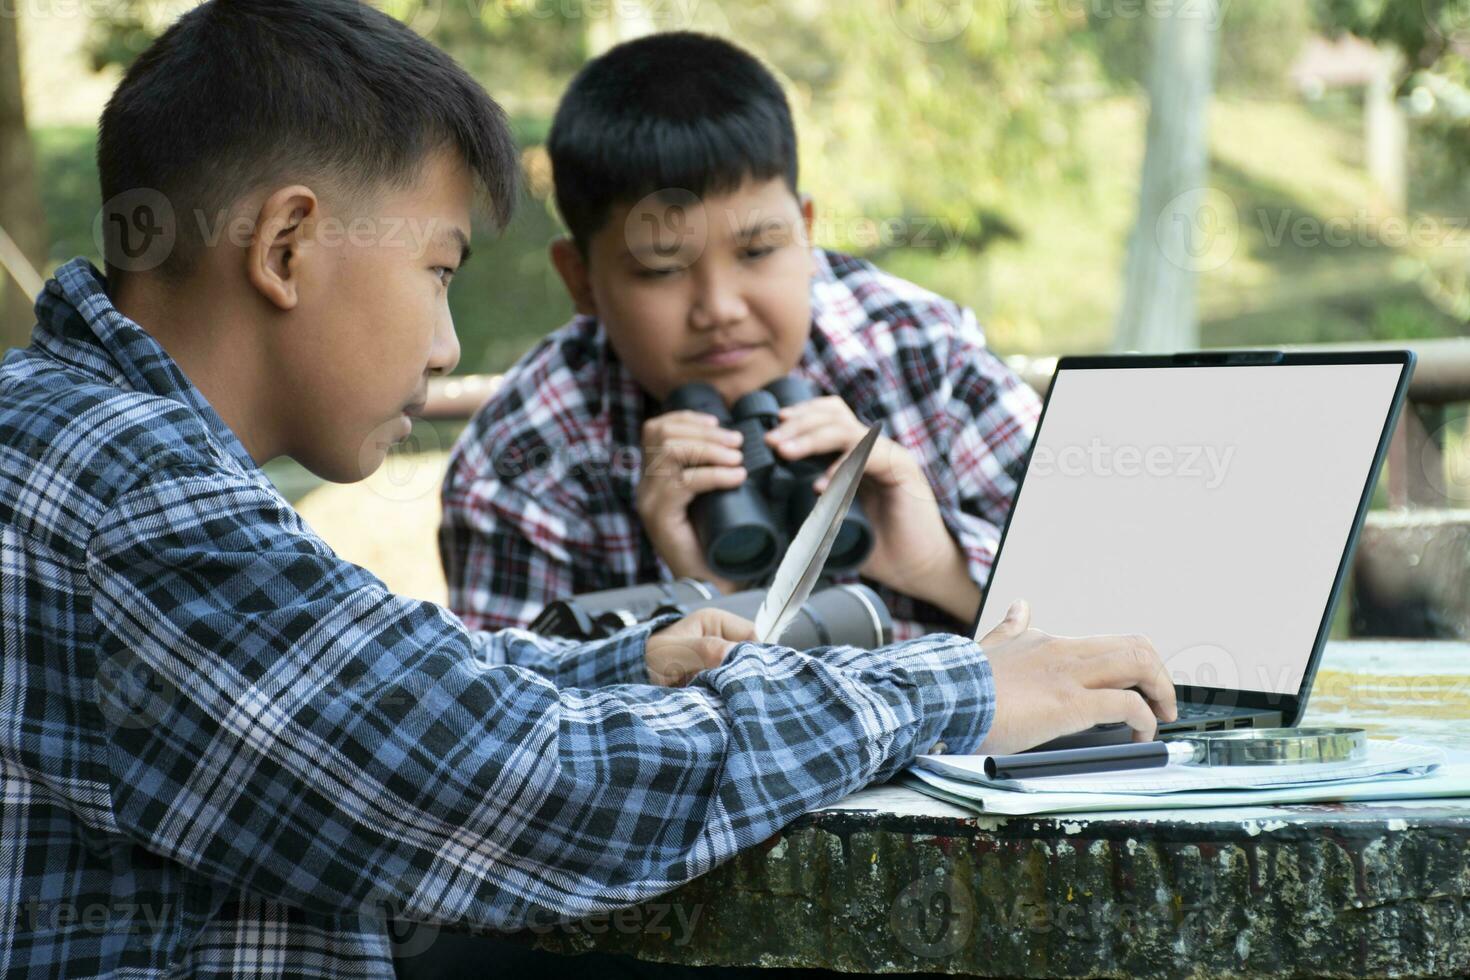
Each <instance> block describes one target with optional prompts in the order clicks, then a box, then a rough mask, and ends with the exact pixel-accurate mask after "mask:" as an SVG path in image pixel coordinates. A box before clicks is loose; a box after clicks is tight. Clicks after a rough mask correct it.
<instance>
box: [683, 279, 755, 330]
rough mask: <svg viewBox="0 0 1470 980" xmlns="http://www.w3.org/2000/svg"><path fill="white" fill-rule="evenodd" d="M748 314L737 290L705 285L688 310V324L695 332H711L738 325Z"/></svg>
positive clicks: (720, 284) (711, 284) (722, 286)
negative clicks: (718, 328)
mask: <svg viewBox="0 0 1470 980" xmlns="http://www.w3.org/2000/svg"><path fill="white" fill-rule="evenodd" d="M748 312H749V311H748V310H747V308H746V305H745V300H744V298H743V297H742V296H741V295H740V292H739V291H738V290H736V289H732V288H730V287H729V286H727V285H725V284H723V283H714V282H711V283H705V284H703V288H701V289H700V291H699V294H698V295H697V296H695V298H694V305H693V307H691V308H690V310H689V323H690V325H691V326H692V327H694V328H695V329H696V330H711V329H714V328H717V327H723V326H726V325H727V324H731V323H739V322H740V321H741V320H744V319H745V317H746V316H747V314H748Z"/></svg>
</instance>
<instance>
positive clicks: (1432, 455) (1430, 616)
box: [424, 338, 1470, 639]
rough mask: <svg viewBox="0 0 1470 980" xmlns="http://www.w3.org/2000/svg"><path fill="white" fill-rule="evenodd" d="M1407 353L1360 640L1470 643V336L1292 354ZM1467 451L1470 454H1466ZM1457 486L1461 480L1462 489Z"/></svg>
mask: <svg viewBox="0 0 1470 980" xmlns="http://www.w3.org/2000/svg"><path fill="white" fill-rule="evenodd" d="M1375 347H1376V348H1391V349H1397V348H1402V347H1409V348H1411V349H1412V350H1414V351H1415V353H1416V354H1417V355H1418V364H1417V365H1416V367H1415V370H1414V376H1413V378H1412V380H1411V381H1410V383H1409V393H1408V404H1407V405H1406V406H1405V407H1404V412H1403V414H1402V416H1401V417H1400V421H1399V426H1398V429H1397V430H1396V431H1395V433H1394V436H1393V442H1392V444H1391V445H1390V448H1389V457H1388V479H1387V490H1388V502H1389V505H1390V508H1391V509H1390V510H1387V511H1374V512H1372V513H1370V514H1369V515H1368V523H1367V526H1366V527H1365V528H1364V532H1363V539H1362V543H1361V545H1360V547H1359V548H1358V551H1357V555H1356V560H1355V562H1354V577H1353V586H1352V590H1351V592H1350V594H1349V597H1348V600H1347V601H1348V605H1349V610H1350V623H1351V625H1350V629H1351V631H1352V633H1353V634H1355V635H1359V636H1364V635H1366V636H1397V637H1458V638H1461V639H1465V638H1470V511H1466V510H1453V509H1451V507H1453V506H1459V507H1462V508H1463V507H1465V506H1466V504H1465V496H1466V492H1465V491H1466V487H1465V486H1461V485H1458V483H1465V482H1470V460H1466V459H1456V460H1455V461H1454V463H1455V464H1456V465H1455V466H1453V467H1451V468H1450V472H1448V473H1447V472H1446V467H1445V465H1444V464H1445V459H1444V449H1445V436H1446V433H1447V428H1446V420H1447V411H1446V410H1447V408H1448V406H1450V405H1454V404H1457V403H1462V402H1470V338H1463V339H1455V340H1428V341H1417V342H1413V343H1408V344H1311V345H1299V346H1292V347H1287V348H1286V349H1287V350H1300V351H1325V350H1362V349H1364V348H1375ZM1006 361H1007V363H1008V364H1009V365H1010V367H1011V369H1012V370H1014V371H1015V372H1016V373H1017V374H1019V375H1020V376H1021V377H1022V378H1023V379H1024V380H1025V381H1026V382H1027V383H1028V384H1030V385H1031V386H1032V387H1033V388H1035V389H1036V390H1037V391H1038V392H1041V393H1043V394H1044V393H1045V392H1046V389H1047V388H1048V386H1050V384H1051V379H1052V376H1053V375H1054V374H1055V372H1056V365H1057V359H1056V358H1055V357H1021V356H1016V357H1008V358H1006ZM500 381H501V379H500V377H499V376H498V375H473V376H465V377H456V378H445V379H441V380H438V381H436V382H435V383H434V384H432V385H431V386H430V389H429V402H428V405H427V406H426V408H425V410H424V415H425V416H426V417H428V418H434V419H445V420H452V419H468V418H469V417H470V416H471V415H473V414H474V413H475V410H476V409H478V408H479V407H480V406H481V405H483V404H484V403H485V400H486V399H488V398H489V397H490V396H491V395H492V394H494V392H495V390H496V389H497V388H498V387H499V385H500ZM1460 451H1461V452H1465V451H1466V450H1465V448H1461V450H1460ZM1457 481H1458V483H1457Z"/></svg>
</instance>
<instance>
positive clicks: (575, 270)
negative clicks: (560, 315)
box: [551, 235, 597, 316]
mask: <svg viewBox="0 0 1470 980" xmlns="http://www.w3.org/2000/svg"><path fill="white" fill-rule="evenodd" d="M551 264H552V265H554V266H556V274H557V275H559V276H561V281H562V283H563V284H564V285H565V286H566V287H567V295H568V296H570V297H571V298H572V305H573V306H575V307H576V308H577V312H578V313H580V314H582V315H583V316H596V315H597V304H596V303H595V302H594V301H593V299H592V279H591V277H590V276H589V275H588V273H587V260H586V259H584V258H583V257H582V250H581V249H579V248H577V243H576V242H574V241H572V240H571V238H569V237H567V236H566V235H561V236H559V237H557V238H556V239H555V240H553V241H552V243H551Z"/></svg>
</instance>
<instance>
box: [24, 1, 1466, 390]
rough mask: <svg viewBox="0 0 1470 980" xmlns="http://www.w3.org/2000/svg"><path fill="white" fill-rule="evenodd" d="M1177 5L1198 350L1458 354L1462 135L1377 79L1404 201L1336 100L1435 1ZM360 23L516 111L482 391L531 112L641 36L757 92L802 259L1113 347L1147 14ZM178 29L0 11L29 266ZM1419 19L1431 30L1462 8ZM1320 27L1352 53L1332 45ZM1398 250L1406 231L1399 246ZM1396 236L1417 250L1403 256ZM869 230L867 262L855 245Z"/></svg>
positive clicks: (1009, 327)
mask: <svg viewBox="0 0 1470 980" xmlns="http://www.w3.org/2000/svg"><path fill="white" fill-rule="evenodd" d="M1177 4H1178V6H1179V8H1180V10H1199V11H1206V12H1213V15H1214V16H1217V17H1218V19H1219V20H1218V23H1219V32H1218V33H1219V39H1218V51H1219V55H1218V58H1219V61H1218V68H1217V70H1216V72H1215V79H1214V88H1215V94H1214V99H1213V101H1212V102H1211V104H1210V105H1209V108H1208V111H1209V122H1208V127H1209V137H1208V150H1209V157H1208V186H1209V187H1210V188H1212V193H1215V192H1218V194H1220V195H1223V198H1220V199H1221V200H1225V201H1228V202H1229V203H1230V204H1231V205H1233V208H1234V211H1235V217H1234V220H1235V222H1236V228H1235V230H1234V231H1233V232H1232V234H1234V235H1235V236H1236V239H1235V241H1234V244H1233V247H1232V248H1231V251H1230V254H1229V256H1228V260H1227V261H1224V262H1223V263H1220V264H1219V265H1218V266H1217V267H1208V268H1202V269H1200V272H1199V280H1198V283H1199V317H1200V341H1201V343H1202V344H1204V345H1207V346H1218V345H1227V344H1239V343H1275V342H1309V341H1326V340H1361V339H1367V338H1378V339H1410V338H1422V337H1439V336H1452V335H1457V334H1461V333H1464V332H1465V329H1466V328H1465V324H1466V315H1467V302H1466V298H1465V295H1466V293H1465V286H1464V276H1465V271H1466V261H1465V259H1466V255H1467V253H1470V228H1466V227H1465V219H1466V215H1467V213H1470V212H1467V211H1466V208H1465V205H1466V202H1467V196H1470V194H1467V188H1466V181H1465V174H1466V169H1465V157H1464V155H1463V153H1464V150H1465V149H1466V142H1465V137H1464V130H1465V126H1464V120H1462V119H1459V118H1457V117H1456V115H1455V112H1454V110H1455V109H1456V108H1457V107H1455V106H1453V105H1450V104H1449V103H1450V100H1449V99H1448V98H1436V97H1435V96H1434V95H1433V94H1432V93H1431V92H1430V89H1429V88H1428V87H1426V84H1425V81H1424V79H1423V78H1422V77H1420V74H1421V68H1422V66H1421V65H1419V64H1418V63H1417V62H1415V63H1414V65H1413V67H1412V68H1410V67H1408V66H1407V62H1406V61H1400V62H1399V63H1398V64H1397V66H1396V67H1386V68H1385V70H1386V71H1387V72H1389V74H1390V75H1391V79H1392V83H1393V85H1394V86H1395V92H1394V96H1395V103H1396V105H1398V106H1399V107H1400V110H1401V111H1402V112H1403V115H1404V118H1405V119H1406V120H1407V138H1406V141H1405V146H1404V151H1403V159H1404V167H1405V171H1406V173H1405V178H1404V181H1403V182H1404V184H1405V185H1406V188H1407V194H1405V193H1404V191H1403V190H1397V189H1394V188H1384V187H1382V186H1379V184H1378V183H1377V182H1375V179H1374V176H1373V174H1372V173H1371V172H1370V167H1369V165H1368V161H1367V159H1366V156H1367V154H1368V150H1367V135H1366V134H1365V126H1364V117H1365V111H1364V104H1365V86H1364V85H1363V84H1362V83H1361V81H1360V80H1354V79H1353V78H1352V75H1353V72H1354V70H1358V71H1359V72H1360V73H1361V71H1362V63H1363V62H1364V60H1365V52H1366V55H1370V56H1371V55H1372V54H1373V53H1374V50H1375V46H1376V49H1377V51H1379V52H1383V53H1384V56H1385V59H1386V65H1392V64H1393V63H1392V62H1391V61H1387V59H1389V58H1390V57H1392V56H1393V52H1394V51H1395V50H1397V48H1396V45H1398V44H1400V43H1402V44H1404V45H1406V46H1411V45H1415V44H1417V45H1420V46H1423V47H1424V49H1425V50H1421V51H1417V52H1414V53H1412V55H1411V56H1412V57H1413V58H1415V59H1417V61H1418V62H1422V61H1424V60H1425V59H1427V58H1431V57H1432V56H1433V52H1432V50H1430V49H1432V48H1433V47H1434V45H1435V41H1436V38H1440V40H1441V41H1443V39H1442V38H1441V36H1440V35H1439V34H1436V33H1435V31H1434V30H1433V29H1432V25H1431V23H1430V22H1429V21H1428V20H1424V17H1425V14H1424V9H1430V10H1433V9H1434V8H1435V0H1426V3H1425V4H1424V6H1423V9H1421V4H1420V2H1419V0H1414V2H1411V3H1400V4H1397V5H1394V4H1390V3H1386V2H1385V3H1382V4H1375V3H1374V2H1373V0H1353V2H1351V3H1332V2H1328V3H1316V4H1313V3H1310V2H1308V0H1218V2H1215V3H1213V5H1212V3H1211V2H1210V0H1200V2H1195V0H1190V2H1188V3H1185V0H1177ZM383 5H384V6H385V7H386V8H387V9H388V10H389V11H390V12H393V13H395V14H397V15H399V16H402V17H404V18H405V19H406V20H408V22H409V23H411V24H413V25H414V26H415V27H417V28H419V29H422V30H424V31H425V32H426V33H427V34H428V35H429V36H430V37H432V38H434V39H435V40H436V41H437V42H439V43H440V44H442V45H443V46H444V47H446V48H447V49H448V50H449V51H450V52H451V53H452V54H454V55H455V56H456V57H457V58H458V59H460V60H461V62H462V63H464V64H465V65H466V66H468V67H469V68H470V69H471V70H472V71H474V72H475V73H476V75H477V76H478V77H480V78H481V79H482V81H483V82H484V83H485V84H486V86H487V88H488V89H489V90H490V91H491V93H492V94H494V95H495V96H496V97H497V98H499V99H500V100H501V101H502V102H503V103H504V104H505V105H506V107H507V108H508V109H509V110H510V112H511V113H512V115H513V117H514V120H515V126H516V132H517V135H518V137H519V139H520V141H521V144H522V146H523V147H524V160H525V163H526V165H527V169H528V172H529V175H530V180H529V181H528V193H527V196H526V198H525V200H524V201H523V202H522V205H521V207H520V208H519V211H518V215H517V218H516V219H515V221H514V223H513V224H512V225H511V227H510V228H509V229H508V230H507V232H506V233H505V235H504V236H503V237H501V238H499V239H498V240H493V241H492V240H491V236H490V235H489V234H488V232H486V231H485V230H484V229H482V230H481V231H480V233H479V234H477V236H476V238H477V242H476V251H477V253H478V254H477V259H476V261H475V262H474V263H471V264H470V265H469V266H468V267H467V268H466V270H465V273H464V275H463V276H461V277H460V278H459V279H458V280H457V282H456V286H455V288H454V290H453V291H452V292H453V297H452V302H453V308H454V312H455V316H456V324H457V327H458V330H459V333H460V338H461V342H462V345H463V350H464V354H463V360H462V363H461V367H460V370H461V371H463V372H486V371H498V370H501V369H504V368H505V367H507V366H509V365H510V364H511V363H512V362H513V361H514V360H515V358H516V357H517V356H518V355H519V354H521V353H522V352H523V351H525V350H526V348H527V347H528V346H529V345H530V344H531V343H532V342H533V341H534V340H535V339H537V338H538V337H540V336H541V335H543V334H544V333H545V332H546V331H547V330H549V329H551V328H553V327H555V326H556V325H558V324H560V323H561V322H563V321H564V320H565V319H566V317H567V315H568V314H569V312H570V307H569V304H568V303H567V301H566V298H565V296H564V295H563V294H562V291H561V288H560V284H559V283H558V282H557V281H556V279H555V277H554V275H553V273H552V271H551V268H550V266H549V263H548V262H547V260H546V246H547V243H548V242H549V241H550V239H551V238H552V237H553V236H554V235H556V234H557V232H558V223H557V221H556V218H555V213H554V210H553V206H552V203H551V201H550V199H549V186H548V180H547V173H546V162H545V157H544V153H543V151H542V149H541V142H542V140H543V139H544V136H545V132H546V128H547V125H548V120H549V117H550V114H551V112H552V110H553V109H554V106H555V102H556V97H557V95H558V93H559V92H560V91H561V89H562V88H563V87H564V86H565V84H566V82H567V81H568V80H569V79H570V77H571V75H572V73H574V72H575V70H576V68H577V67H578V66H579V65H580V64H581V63H582V61H583V60H585V58H586V57H588V56H589V55H590V54H592V53H595V52H596V51H597V50H599V49H601V48H604V47H606V46H607V45H609V44H611V43H614V42H615V41H616V40H617V39H619V38H620V37H622V36H625V35H627V34H630V33H637V32H640V31H642V30H646V29H665V28H692V29H697V30H708V31H714V32H718V33H721V34H724V35H727V36H730V37H731V38H733V39H735V40H736V41H738V42H740V43H742V44H745V45H746V46H748V47H749V48H751V49H752V50H754V51H756V52H757V53H759V54H760V55H761V56H762V57H763V58H765V59H766V60H767V61H768V62H769V63H770V64H771V66H772V67H773V68H774V69H775V70H776V71H777V72H778V73H779V75H780V76H781V78H782V80H783V81H784V82H785V83H786V86H787V89H788V92H789V94H790V97H791V100H792V104H793V107H794V109H795V111H796V114H797V119H798V128H799V133H800V140H801V164H802V185H803V188H804V189H805V190H806V191H808V192H809V193H811V194H812V195H813V196H814V198H815V200H816V203H817V207H818V211H819V216H818V240H819V243H820V244H823V245H827V246H830V247H834V248H839V249H845V250H849V251H853V252H858V253H861V254H867V255H871V256H872V257H873V258H874V259H876V260H877V261H879V262H881V263H882V264H883V265H884V266H885V267H887V268H888V269H890V270H891V271H893V272H896V273H898V274H900V275H903V276H905V277H908V278H910V279H912V280H914V281H916V282H918V283H920V284H922V285H925V286H929V287H931V288H933V289H936V290H938V291H939V292H941V293H944V294H946V295H948V296H951V297H953V298H954V299H956V300H959V301H961V302H963V303H966V304H968V305H970V306H972V307H973V308H974V309H975V310H976V312H977V313H978V314H979V316H980V318H981V320H982V322H983V323H984V324H985V326H986V328H987V333H988V335H989V338H990V341H991V343H992V345H993V346H995V347H996V348H997V349H999V350H1001V351H1003V352H1005V353H1054V352H1063V351H1066V352H1075V351H1089V350H1099V349H1104V348H1106V347H1108V346H1109V344H1110V342H1111V341H1112V339H1113V332H1114V321H1115V317H1116V315H1117V311H1118V307H1119V303H1120V299H1121V292H1122V282H1123V279H1122V275H1121V272H1122V269H1123V267H1124V263H1125V258H1126V250H1127V238H1128V233H1129V231H1130V229H1131V227H1132V224H1133V222H1134V220H1135V217H1136V212H1137V208H1138V200H1137V192H1138V182H1139V174H1140V166H1141V162H1142V157H1143V148H1144V130H1145V125H1146V123H1147V118H1148V107H1149V102H1148V93H1147V89H1146V83H1147V73H1148V66H1149V62H1150V57H1151V55H1150V44H1151V39H1152V28H1153V21H1154V20H1156V19H1157V18H1156V17H1153V16H1151V15H1150V11H1158V10H1161V9H1164V8H1165V7H1167V6H1168V5H1169V4H1168V3H1167V2H1163V3H1161V2H1160V0H1005V2H975V3H972V4H966V3H951V4H948V5H946V4H945V3H943V2H941V0H931V2H930V3H928V4H927V5H907V4H904V3H902V2H898V0H842V2H839V0H807V2H802V3H772V2H762V0H755V2H742V3H729V2H722V3H717V2H714V0H649V2H646V3H634V2H629V0H607V2H600V3H581V2H578V0H497V2H490V0H458V2H437V0H436V2H433V3H430V2H427V0H384V4H383ZM187 6H189V5H188V4H179V3H165V2H147V0H134V2H126V0H118V2H109V3H107V4H98V5H96V7H95V8H92V9H93V12H94V13H97V12H106V14H107V16H105V17H104V16H95V17H92V18H85V17H78V16H75V15H74V16H70V17H67V16H62V15H61V14H60V13H57V12H56V11H61V10H63V9H66V10H72V11H75V10H78V9H80V10H84V11H85V10H87V9H89V8H88V5H85V4H82V5H76V4H71V5H64V4H61V3H60V2H59V0H57V2H56V3H55V4H54V5H51V4H48V3H47V2H46V0H30V5H29V6H27V5H26V4H24V3H22V4H20V5H19V7H18V9H20V10H21V11H22V16H21V18H20V22H19V27H20V31H21V38H22V43H23V50H24V53H25V56H24V58H23V59H22V64H23V67H24V68H25V72H24V77H25V78H26V79H27V89H28V92H27V95H28V98H27V109H28V111H29V113H30V116H31V126H32V130H33V135H34V143H35V150H36V171H37V174H38V180H37V183H38V188H37V189H38V193H39V196H40V199H41V201H42V205H43V210H44V214H45V219H46V222H47V226H48V240H47V249H46V253H45V257H44V264H45V265H47V266H52V265H55V264H57V263H60V262H62V261H65V260H66V259H68V258H70V257H72V256H74V255H78V254H86V255H92V256H93V257H94V258H95V257H96V253H97V251H98V249H97V246H96V245H95V244H94V241H93V235H92V223H93V220H94V218H95V215H96V213H97V208H98V204H99V201H98V196H97V190H96V180H95V173H94V169H93V163H92V153H93V136H94V132H95V131H94V128H93V119H94V118H95V115H96V113H97V112H98V111H100V108H101V103H100V98H102V97H105V94H106V92H107V91H108V89H109V88H110V84H111V81H112V80H113V79H115V77H116V73H117V71H118V69H119V66H121V65H125V64H126V63H127V62H128V61H129V60H130V59H131V58H132V57H133V56H134V55H136V53H137V52H138V50H139V49H140V48H141V47H142V46H143V45H145V44H146V43H147V41H148V39H149V38H150V37H151V36H153V35H154V34H155V33H156V32H157V31H158V30H159V29H160V28H161V27H162V26H163V25H164V24H166V23H167V22H168V21H169V20H170V19H171V18H172V17H173V16H174V15H176V14H177V12H179V11H180V10H182V9H185V8H186V7H187ZM911 6H912V9H910V7H911ZM1444 6H1445V8H1446V10H1445V12H1444V17H1445V19H1446V23H1447V24H1448V25H1449V28H1454V27H1456V25H1458V24H1459V21H1458V20H1455V19H1454V17H1455V16H1458V13H1457V11H1458V8H1457V5H1455V4H1446V5H1444ZM1376 8H1381V9H1378V10H1377V15H1376V18H1375V16H1372V14H1373V11H1374V10H1375V9H1376ZM1398 8H1403V9H1408V8H1412V10H1411V13H1412V14H1413V15H1414V16H1413V17H1409V18H1408V19H1409V21H1410V24H1409V26H1408V27H1405V26H1403V25H1400V24H1398V22H1397V20H1395V19H1394V18H1395V17H1397V16H1398V14H1396V13H1395V10H1396V9H1398ZM48 9H52V12H51V13H48V12H47V11H48ZM630 11H631V12H632V14H630V13H629V12H630ZM27 12H29V14H30V15H29V16H27ZM1415 17H1417V18H1419V19H1420V20H1422V21H1423V23H1422V24H1419V25H1417V27H1418V28H1419V33H1418V34H1417V35H1416V34H1415V33H1414V30H1411V29H1410V28H1413V27H1415V26H1416V25H1415V23H1414V18H1415ZM1385 19H1386V20H1385ZM78 20H83V21H85V23H81V24H79V23H78ZM1345 28H1357V29H1360V30H1363V31H1365V33H1369V34H1376V35H1377V36H1376V37H1372V38H1370V40H1369V41H1364V42H1362V43H1361V44H1360V45H1358V46H1355V47H1350V48H1344V47H1343V46H1342V45H1341V43H1340V42H1341V39H1342V31H1343V30H1344V29H1345ZM1449 28H1442V29H1443V30H1448V29H1449ZM951 35H952V36H951ZM1323 39H1327V40H1323ZM1329 41H1331V42H1336V46H1335V47H1331V46H1329V50H1331V51H1335V52H1337V58H1336V61H1335V62H1334V61H1333V59H1332V58H1326V59H1321V58H1319V59H1318V61H1320V62H1322V63H1323V64H1325V66H1326V67H1325V68H1322V69H1321V70H1322V71H1323V72H1324V73H1326V74H1329V75H1330V73H1331V72H1333V71H1336V72H1337V73H1338V74H1339V75H1341V76H1344V78H1345V79H1346V80H1336V81H1335V80H1334V79H1333V78H1331V77H1329V78H1327V79H1325V81H1324V80H1323V79H1320V78H1319V79H1315V80H1314V79H1312V78H1305V79H1304V78H1302V77H1300V76H1301V71H1300V69H1301V68H1302V67H1303V64H1304V62H1310V61H1311V57H1310V56H1311V52H1312V50H1313V48H1312V46H1313V44H1314V43H1315V44H1318V45H1322V44H1328V42H1329ZM1442 46H1443V45H1442ZM58 53H60V54H62V55H63V57H62V58H60V59H58V57H57V55H58ZM66 55H70V59H68V58H67V57H66ZM1398 57H1400V58H1401V59H1404V58H1406V56H1404V55H1399V56H1398ZM68 60H70V62H71V63H70V64H67V62H68ZM1307 67H1311V66H1310V65H1308V66H1307ZM1424 70H1433V71H1434V72H1435V75H1436V82H1438V81H1440V80H1447V81H1448V83H1450V84H1458V82H1459V80H1460V78H1461V75H1462V74H1463V64H1462V62H1461V60H1460V59H1459V57H1458V56H1457V55H1456V54H1455V53H1454V50H1453V49H1451V50H1450V51H1448V53H1444V54H1442V55H1441V56H1439V57H1435V58H1433V60H1431V61H1430V64H1429V66H1428V69H1424ZM88 75H91V76H92V77H91V78H87V77H86V76H88ZM1294 75H1295V76H1297V77H1294ZM79 77H80V78H81V79H82V81H83V82H85V83H86V84H87V85H90V86H91V90H92V91H93V92H94V93H96V94H95V95H94V97H93V98H92V99H91V100H90V101H88V100H87V99H85V98H82V99H81V100H80V104H79V103H78V99H77V97H76V96H66V97H63V98H62V99H61V100H60V101H59V103H58V104H57V105H54V106H53V105H51V99H52V93H53V92H55V91H56V88H55V86H53V85H52V84H51V81H52V79H53V78H54V79H57V80H58V81H61V80H63V79H71V80H77V79H78V78H79ZM61 83H62V84H65V82H61ZM79 84H80V83H79ZM1426 102H1427V103H1428V104H1426ZM1396 197H1399V198H1401V200H1396V199H1395V198H1396ZM1406 221H1407V222H1411V223H1412V222H1414V221H1421V222H1434V224H1432V225H1428V224H1426V225H1422V226H1418V225H1412V224H1404V222H1406ZM1386 222H1387V224H1385V223H1386ZM1395 222H1398V224H1395ZM1399 225H1403V228H1404V229H1405V233H1403V234H1396V233H1395V230H1396V229H1397V228H1398V227H1399ZM1413 227H1426V228H1431V229H1432V230H1430V231H1429V232H1427V233H1426V234H1424V235H1421V236H1417V239H1418V240H1412V239H1414V237H1415V236H1411V235H1409V234H1408V233H1407V231H1408V230H1410V229H1411V228H1413ZM1334 230H1335V231H1337V232H1340V234H1338V235H1336V237H1335V238H1334V237H1333V234H1332V233H1333V231H1334ZM880 234H883V235H886V236H887V238H888V239H889V240H887V241H876V240H875V238H877V237H878V236H879V235H880ZM1329 239H1331V240H1329ZM1209 264H1210V265H1211V266H1214V265H1215V264H1214V263H1213V262H1212V263H1209Z"/></svg>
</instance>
